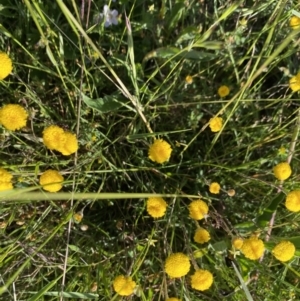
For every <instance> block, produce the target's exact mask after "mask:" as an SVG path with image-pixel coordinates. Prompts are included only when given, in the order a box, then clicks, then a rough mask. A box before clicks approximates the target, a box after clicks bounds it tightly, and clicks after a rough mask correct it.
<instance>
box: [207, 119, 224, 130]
mask: <svg viewBox="0 0 300 301" xmlns="http://www.w3.org/2000/svg"><path fill="white" fill-rule="evenodd" d="M222 126H223V119H222V118H221V117H213V118H211V119H210V120H209V127H210V129H211V131H212V132H219V131H220V130H221V128H222Z"/></svg>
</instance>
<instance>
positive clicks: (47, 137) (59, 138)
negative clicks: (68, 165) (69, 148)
mask: <svg viewBox="0 0 300 301" xmlns="http://www.w3.org/2000/svg"><path fill="white" fill-rule="evenodd" d="M66 141H67V137H66V134H65V131H64V130H63V129H62V128H61V127H59V126H57V125H50V126H49V127H47V128H45V129H44V131H43V142H44V144H45V145H46V147H47V148H48V149H50V150H58V149H60V148H62V147H63V146H64V145H65V144H66Z"/></svg>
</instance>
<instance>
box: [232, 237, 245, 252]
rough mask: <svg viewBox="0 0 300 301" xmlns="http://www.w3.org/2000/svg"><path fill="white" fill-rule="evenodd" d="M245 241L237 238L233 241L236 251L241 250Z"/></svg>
mask: <svg viewBox="0 0 300 301" xmlns="http://www.w3.org/2000/svg"><path fill="white" fill-rule="evenodd" d="M243 243H244V240H243V239H241V238H239V237H236V238H234V239H233V240H232V246H233V247H234V248H235V249H236V250H240V249H241V248H242V246H243Z"/></svg>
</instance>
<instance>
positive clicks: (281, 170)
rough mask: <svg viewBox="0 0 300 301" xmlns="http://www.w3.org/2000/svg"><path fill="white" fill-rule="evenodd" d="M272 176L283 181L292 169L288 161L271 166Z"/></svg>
mask: <svg viewBox="0 0 300 301" xmlns="http://www.w3.org/2000/svg"><path fill="white" fill-rule="evenodd" d="M273 172H274V176H275V177H276V178H277V179H278V180H281V181H284V180H286V179H288V178H289V177H290V175H291V174H292V169H291V166H290V164H289V163H287V162H282V163H279V164H277V165H276V166H275V167H274V168H273Z"/></svg>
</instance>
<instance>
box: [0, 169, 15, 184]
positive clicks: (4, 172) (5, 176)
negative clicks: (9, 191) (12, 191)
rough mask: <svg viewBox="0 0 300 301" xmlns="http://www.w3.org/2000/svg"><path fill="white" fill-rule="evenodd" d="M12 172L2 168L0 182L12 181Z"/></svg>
mask: <svg viewBox="0 0 300 301" xmlns="http://www.w3.org/2000/svg"><path fill="white" fill-rule="evenodd" d="M12 177H13V176H12V174H11V173H10V172H8V171H7V170H5V169H4V168H0V182H11V180H12Z"/></svg>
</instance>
